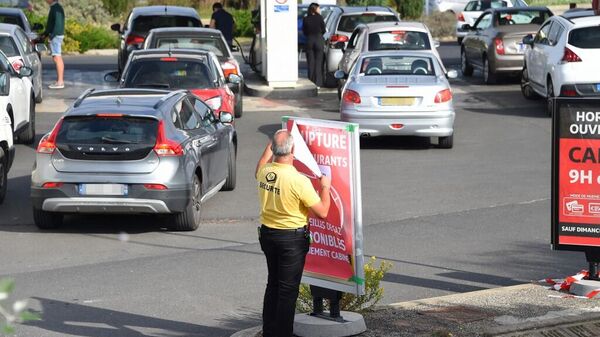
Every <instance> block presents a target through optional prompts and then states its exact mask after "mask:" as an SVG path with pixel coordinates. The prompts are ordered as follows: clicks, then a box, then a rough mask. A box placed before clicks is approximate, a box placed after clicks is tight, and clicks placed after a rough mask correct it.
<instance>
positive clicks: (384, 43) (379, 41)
mask: <svg viewBox="0 0 600 337" xmlns="http://www.w3.org/2000/svg"><path fill="white" fill-rule="evenodd" d="M397 49H404V50H430V49H431V43H430V42H429V35H428V34H427V33H425V32H415V31H406V30H393V31H388V32H378V33H371V34H369V50H370V51H371V50H397Z"/></svg>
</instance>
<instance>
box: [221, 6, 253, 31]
mask: <svg viewBox="0 0 600 337" xmlns="http://www.w3.org/2000/svg"><path fill="white" fill-rule="evenodd" d="M227 11H229V12H230V13H231V15H233V19H234V20H235V32H234V34H235V36H236V37H238V36H245V37H252V36H254V26H253V25H252V22H251V21H252V13H251V11H250V10H245V9H228V10H227Z"/></svg>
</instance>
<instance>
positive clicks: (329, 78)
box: [323, 71, 337, 88]
mask: <svg viewBox="0 0 600 337" xmlns="http://www.w3.org/2000/svg"><path fill="white" fill-rule="evenodd" d="M323 86H324V87H326V88H333V87H335V86H337V78H335V77H334V76H333V73H330V72H327V71H325V77H324V82H323Z"/></svg>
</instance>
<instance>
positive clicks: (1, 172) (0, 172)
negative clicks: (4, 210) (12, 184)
mask: <svg viewBox="0 0 600 337" xmlns="http://www.w3.org/2000/svg"><path fill="white" fill-rule="evenodd" d="M7 185H8V154H7V153H4V149H3V148H1V147H0V204H2V202H3V201H4V197H5V196H6V188H7Z"/></svg>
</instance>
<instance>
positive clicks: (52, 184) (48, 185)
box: [42, 182, 64, 188]
mask: <svg viewBox="0 0 600 337" xmlns="http://www.w3.org/2000/svg"><path fill="white" fill-rule="evenodd" d="M63 185H64V184H63V183H56V182H49V183H44V184H43V185H42V188H61V187H62V186H63Z"/></svg>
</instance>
